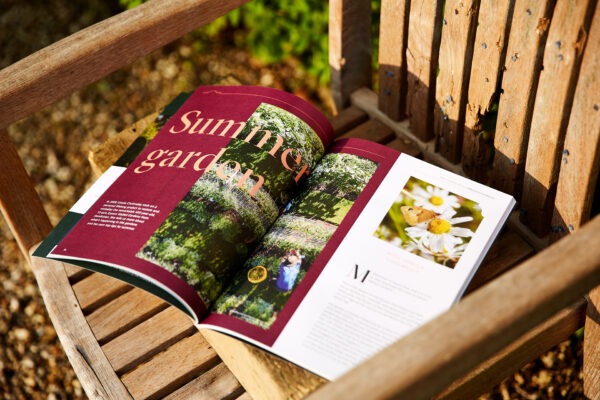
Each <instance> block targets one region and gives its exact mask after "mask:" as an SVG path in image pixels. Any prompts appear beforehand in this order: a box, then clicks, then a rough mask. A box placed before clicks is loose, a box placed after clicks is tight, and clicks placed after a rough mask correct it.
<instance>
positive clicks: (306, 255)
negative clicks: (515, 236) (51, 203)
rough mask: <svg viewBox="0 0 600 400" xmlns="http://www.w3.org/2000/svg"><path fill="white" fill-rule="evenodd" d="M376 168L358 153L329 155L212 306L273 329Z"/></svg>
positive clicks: (374, 164)
mask: <svg viewBox="0 0 600 400" xmlns="http://www.w3.org/2000/svg"><path fill="white" fill-rule="evenodd" d="M376 168H377V164H376V163H374V162H373V161H370V160H367V159H364V158H362V157H358V156H355V155H350V154H342V153H333V154H328V155H326V156H325V157H324V158H323V159H322V160H321V162H320V163H319V164H318V166H317V167H316V168H315V170H314V171H313V172H312V173H311V174H310V175H309V178H308V179H307V181H306V183H305V184H304V185H303V188H302V190H301V192H300V194H299V195H298V196H296V197H295V198H294V200H292V202H291V203H290V204H288V205H287V206H286V208H285V212H284V214H283V215H281V216H280V217H279V218H278V219H277V220H276V221H275V223H274V224H273V226H272V227H271V229H270V230H269V232H268V233H267V234H266V236H265V237H264V238H263V240H262V241H261V243H260V245H259V247H258V248H257V249H256V250H255V251H254V253H253V254H252V256H251V257H250V258H249V259H248V260H247V262H246V263H245V265H244V268H243V269H242V271H240V272H239V273H237V274H236V275H235V277H234V279H233V283H232V284H231V285H230V286H229V287H228V288H227V289H226V290H225V292H224V293H223V295H222V296H220V297H219V299H218V300H217V301H216V303H215V306H214V308H213V311H214V312H216V313H220V314H225V315H229V316H233V317H236V318H239V319H241V320H244V321H246V322H248V323H251V324H253V325H256V326H258V327H261V328H263V329H269V328H270V327H271V325H272V324H273V322H275V320H276V319H277V316H278V314H279V313H280V312H281V310H282V309H283V307H284V306H285V305H286V303H287V301H288V300H289V298H290V296H291V295H292V293H293V292H294V289H295V288H297V287H298V285H299V284H300V283H301V282H302V280H303V278H304V277H305V275H306V273H307V272H308V270H309V269H310V267H311V266H312V264H313V262H314V261H315V260H316V258H317V257H318V256H319V254H320V253H321V252H322V250H323V249H324V248H325V245H326V244H327V241H328V240H329V239H330V238H331V236H332V235H333V234H334V233H335V231H336V229H337V227H338V225H339V224H340V223H341V221H342V220H343V218H344V217H345V216H346V214H347V213H348V211H349V210H350V208H351V207H352V205H353V204H354V201H355V200H356V198H357V197H358V195H359V194H360V192H361V191H362V190H363V189H364V187H365V186H366V185H367V183H368V181H369V179H370V178H371V177H372V176H373V174H374V173H375V170H376ZM350 177H351V179H347V178H350ZM263 269H264V270H265V271H266V274H265V276H262V277H261V278H260V279H257V278H256V277H257V276H261V273H263ZM258 272H260V273H258Z"/></svg>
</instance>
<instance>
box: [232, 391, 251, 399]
mask: <svg viewBox="0 0 600 400" xmlns="http://www.w3.org/2000/svg"><path fill="white" fill-rule="evenodd" d="M235 400H252V397H250V394H249V393H248V392H246V393H244V394H242V395H241V396H240V397H238V398H236V399H235Z"/></svg>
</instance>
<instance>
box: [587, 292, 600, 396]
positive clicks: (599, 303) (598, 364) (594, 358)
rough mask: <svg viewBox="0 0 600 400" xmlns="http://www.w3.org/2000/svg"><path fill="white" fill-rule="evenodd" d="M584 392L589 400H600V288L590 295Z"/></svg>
mask: <svg viewBox="0 0 600 400" xmlns="http://www.w3.org/2000/svg"><path fill="white" fill-rule="evenodd" d="M583 391H584V394H585V396H586V398H588V399H600V286H598V287H596V288H594V289H592V291H590V293H589V295H588V306H587V316H586V319H585V334H584V339H583Z"/></svg>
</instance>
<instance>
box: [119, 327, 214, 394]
mask: <svg viewBox="0 0 600 400" xmlns="http://www.w3.org/2000/svg"><path fill="white" fill-rule="evenodd" d="M218 363H219V357H218V356H217V354H216V353H215V351H214V350H213V349H212V348H211V347H210V346H209V345H208V343H207V342H206V340H204V338H203V337H202V335H201V334H200V333H196V334H195V335H192V336H190V337H188V338H185V339H183V340H181V341H179V342H177V343H175V344H174V345H173V346H171V347H169V348H168V349H167V350H165V351H163V352H162V353H159V354H158V355H156V356H155V357H154V358H152V359H151V360H150V361H148V362H146V363H144V364H142V365H140V366H139V367H138V368H136V369H134V370H133V371H131V372H128V373H126V374H125V375H123V376H122V377H121V379H122V380H123V383H124V384H125V386H126V387H127V389H128V390H129V392H130V393H131V395H132V396H133V397H134V398H135V399H136V400H138V399H139V400H145V399H156V398H159V397H163V396H165V395H167V394H169V393H171V392H173V391H174V390H175V389H177V388H179V387H180V386H182V385H184V384H186V383H188V382H189V381H191V380H192V379H193V378H194V377H195V376H198V375H200V374H202V373H203V372H205V371H207V370H209V369H210V368H212V367H214V366H216V365H217V364H218Z"/></svg>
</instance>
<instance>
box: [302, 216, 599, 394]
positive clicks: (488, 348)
mask: <svg viewBox="0 0 600 400" xmlns="http://www.w3.org/2000/svg"><path fill="white" fill-rule="evenodd" d="M598 240H600V216H598V217H596V218H594V219H593V220H592V221H590V222H588V223H587V224H586V225H585V226H583V228H581V229H580V230H579V231H577V232H575V233H574V234H572V235H570V236H568V237H566V238H564V239H562V240H560V241H558V242H557V243H556V244H554V245H552V246H550V247H549V248H548V249H547V250H545V251H543V252H541V253H539V254H538V255H536V256H534V257H532V258H530V259H529V260H528V261H526V262H524V263H522V264H521V265H519V266H518V267H516V268H515V269H513V270H512V271H510V272H507V273H506V274H504V275H502V276H501V277H499V278H497V279H496V280H494V281H493V282H491V283H490V284H488V285H486V286H484V287H483V288H481V289H479V290H477V291H475V292H474V293H473V294H471V295H469V296H467V297H466V298H465V299H464V300H463V301H461V302H460V303H459V304H457V305H456V306H455V307H453V308H452V309H451V310H449V311H448V312H446V313H444V314H442V315H440V316H439V317H438V318H436V319H434V320H433V321H431V322H429V323H428V324H426V325H424V326H423V327H421V328H419V329H418V330H416V331H415V332H413V333H411V334H410V335H408V336H406V337H404V338H403V339H401V340H399V341H398V342H396V343H394V344H393V345H391V346H390V347H388V348H387V349H385V350H384V351H382V352H380V353H379V354H377V355H375V356H373V357H372V358H370V359H369V360H367V361H365V362H364V363H362V364H361V365H359V366H358V367H356V368H354V369H353V370H352V371H350V372H348V373H347V374H346V375H344V376H342V377H341V378H340V379H338V380H336V381H334V382H332V383H329V384H327V385H324V386H323V387H322V389H320V390H318V391H317V392H316V393H315V394H314V395H313V396H311V397H310V398H311V399H315V400H316V399H337V398H343V399H364V398H377V399H384V398H406V399H426V398H427V399H428V398H430V397H432V396H434V395H436V394H437V393H439V392H441V391H442V390H444V389H445V388H446V387H447V386H448V385H450V384H451V383H452V382H453V381H454V380H455V379H457V378H459V377H461V376H462V375H464V374H465V373H467V372H468V371H470V370H471V369H473V368H475V367H476V366H477V365H479V364H480V363H482V362H483V361H485V360H486V359H488V358H489V357H490V356H492V355H493V354H494V353H496V352H497V351H499V350H500V349H502V348H503V347H504V346H506V345H507V344H508V343H510V342H512V341H513V340H515V339H517V338H519V337H520V336H521V335H523V334H524V333H525V332H526V331H528V330H529V329H531V328H532V327H534V326H536V325H537V324H539V323H541V322H542V321H544V320H545V319H547V318H549V317H551V316H552V315H554V314H555V313H557V312H558V311H559V310H561V309H562V308H565V307H568V306H570V305H572V304H574V303H575V302H577V301H578V300H579V299H580V298H582V297H583V295H584V294H585V293H587V292H588V291H589V290H590V289H591V288H593V287H595V286H596V285H598V283H599V282H600V247H599V246H597V245H596V244H597V243H598Z"/></svg>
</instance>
